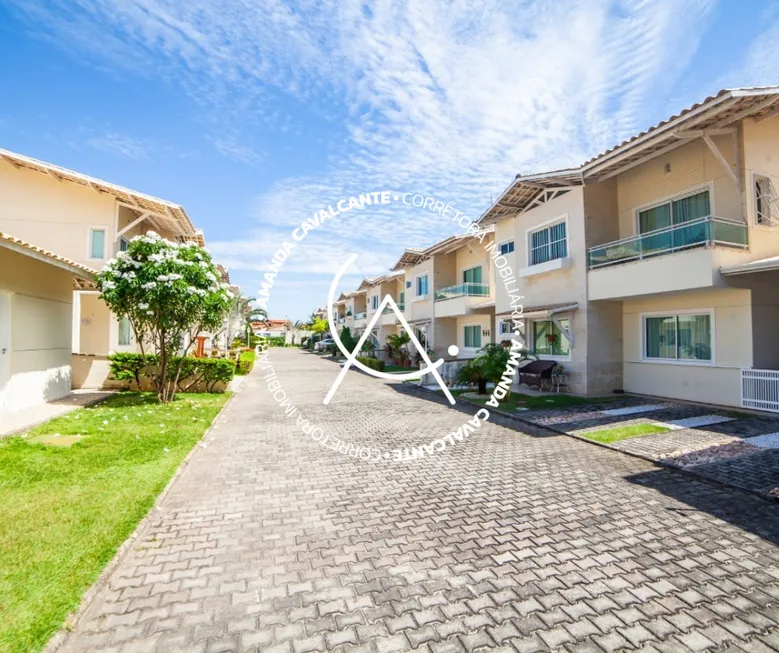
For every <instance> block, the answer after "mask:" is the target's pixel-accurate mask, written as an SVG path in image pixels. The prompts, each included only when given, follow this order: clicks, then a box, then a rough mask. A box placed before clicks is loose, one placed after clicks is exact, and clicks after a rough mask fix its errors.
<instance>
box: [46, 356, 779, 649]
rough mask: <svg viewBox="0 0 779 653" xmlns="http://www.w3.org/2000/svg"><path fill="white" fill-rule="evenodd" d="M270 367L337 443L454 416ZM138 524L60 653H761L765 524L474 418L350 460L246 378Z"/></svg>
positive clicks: (625, 461) (390, 435)
mask: <svg viewBox="0 0 779 653" xmlns="http://www.w3.org/2000/svg"><path fill="white" fill-rule="evenodd" d="M273 356H274V359H275V360H276V370H277V372H278V376H279V379H280V380H281V382H282V383H283V384H284V387H285V389H286V390H287V391H288V392H289V395H290V398H291V399H292V401H293V402H294V403H295V404H296V405H297V406H298V407H299V408H300V409H301V410H302V411H303V412H304V414H305V416H306V418H307V419H310V420H312V421H313V422H315V423H316V424H318V425H319V426H320V427H321V428H322V429H323V431H324V432H326V433H330V434H332V435H333V436H337V437H340V438H344V439H347V440H349V441H351V442H355V443H362V444H364V443H368V442H371V443H374V444H377V443H380V444H381V446H382V447H383V448H385V449H386V448H395V447H397V446H408V445H410V444H421V443H423V442H428V441H430V440H431V439H432V438H435V437H438V436H441V435H444V434H446V433H448V432H450V431H451V430H453V429H454V428H456V427H457V426H459V425H460V424H462V423H463V421H464V420H465V419H466V418H467V417H468V415H467V414H466V413H464V412H461V411H459V410H457V409H452V408H449V407H447V406H445V405H443V404H438V403H434V402H430V401H425V400H423V399H420V398H418V397H415V396H413V394H408V393H404V392H400V391H398V390H397V389H394V388H393V387H392V386H391V385H389V384H385V383H383V382H381V381H378V380H376V379H372V378H369V377H366V376H363V375H361V374H359V373H357V372H350V373H349V374H347V377H346V380H345V381H344V383H343V384H342V386H341V388H340V389H339V391H338V393H337V394H336V396H335V398H334V400H333V403H332V404H331V405H330V406H329V407H325V406H323V405H322V403H321V402H322V398H323V397H324V395H325V393H326V392H327V390H328V388H329V386H330V384H331V383H332V381H333V379H334V378H335V376H336V374H337V371H338V368H337V366H335V365H334V364H333V363H330V362H327V361H324V360H321V359H319V358H317V357H315V356H313V355H311V354H306V353H303V352H299V351H295V350H293V351H290V350H284V349H280V350H278V351H274V352H273ZM468 410H469V411H471V412H472V411H473V407H469V408H468ZM160 508H161V509H160V510H158V511H155V512H154V513H153V515H152V516H151V517H150V519H149V520H148V521H147V523H146V525H145V526H144V528H143V530H142V531H141V533H140V535H139V537H138V539H137V540H136V541H135V542H134V543H133V545H132V547H130V549H129V550H128V552H127V554H126V555H125V556H124V557H123V558H122V559H121V561H120V563H119V564H118V565H117V566H116V568H115V569H114V570H113V572H112V573H111V574H110V576H109V577H108V581H107V584H106V585H105V586H103V587H101V588H100V589H99V591H98V592H97V595H96V598H95V600H94V601H93V602H92V603H91V604H90V605H89V607H88V608H87V610H86V611H85V612H84V613H83V614H82V615H81V616H80V618H79V620H78V622H77V624H76V626H75V629H74V632H73V633H72V634H71V635H70V636H69V637H68V638H67V640H66V641H65V644H64V647H63V649H61V650H64V651H68V652H73V651H121V652H130V651H234V650H235V651H238V650H244V651H262V652H263V653H270V652H272V651H284V652H286V653H293V652H294V653H304V652H306V651H372V652H374V653H390V652H392V651H410V650H419V651H429V652H439V651H440V652H443V651H452V652H454V651H475V650H480V649H489V650H500V651H548V650H569V651H607V652H608V651H615V650H629V649H633V648H636V649H640V650H645V651H655V650H659V651H687V650H690V651H699V650H703V649H707V648H709V649H713V648H715V647H719V648H721V649H723V650H724V649H728V650H743V651H750V652H753V653H755V652H758V653H759V652H760V651H771V650H779V634H777V629H776V626H777V624H778V623H779V549H777V546H776V543H777V542H779V506H776V505H771V504H769V503H767V502H765V501H762V500H760V499H757V498H755V497H752V496H748V495H745V494H740V493H738V492H735V491H729V490H726V489H723V488H719V487H717V486H714V485H708V484H706V483H703V482H698V481H696V480H694V479H691V478H689V477H687V476H685V475H683V474H680V473H677V472H673V471H668V470H664V469H659V468H656V467H654V466H652V465H651V464H650V463H648V462H645V461H643V460H640V459H637V458H631V457H628V456H625V455H623V454H620V453H617V452H612V451H609V450H605V449H603V448H599V447H596V446H593V445H590V444H587V443H585V442H581V441H578V440H576V439H573V438H569V437H566V436H544V435H542V434H541V433H536V434H535V435H531V434H522V433H518V432H516V431H515V430H511V429H509V428H504V427H503V426H500V425H499V424H497V423H493V422H492V421H491V422H490V423H488V424H487V425H485V426H484V427H482V428H481V429H480V430H479V431H478V432H477V433H475V434H474V435H473V436H471V439H470V440H468V441H465V442H463V443H460V444H458V445H457V446H456V447H454V448H452V449H449V450H447V451H445V452H443V453H438V454H435V455H434V456H433V457H429V458H425V459H423V460H420V461H416V462H410V463H386V464H385V463H382V464H378V465H377V464H369V463H366V462H363V461H360V460H357V459H354V458H351V457H348V456H343V455H341V454H338V453H335V452H332V451H329V450H325V449H323V448H322V447H321V446H319V445H317V444H316V443H315V442H313V441H312V440H311V438H310V437H308V436H306V435H304V434H302V433H301V432H300V431H299V430H297V428H296V426H295V420H294V419H288V418H287V417H285V416H284V414H283V413H282V412H281V411H280V410H279V409H278V408H277V407H276V405H275V404H274V403H273V401H272V399H271V398H270V395H269V393H268V391H267V390H266V388H265V384H264V382H263V380H262V378H261V376H260V375H259V374H258V373H255V374H254V375H252V377H250V378H249V381H248V384H247V386H246V388H245V389H244V391H243V392H242V393H241V394H239V395H238V396H237V397H236V398H235V399H234V400H233V402H232V403H231V404H230V405H229V407H228V408H227V410H226V411H225V413H224V414H223V415H222V417H221V418H220V420H219V423H218V425H217V427H216V429H215V430H214V431H213V432H212V435H211V438H210V440H209V442H208V443H207V446H206V447H201V448H200V449H198V451H197V452H196V453H195V455H194V456H193V457H192V459H191V462H190V464H189V466H188V467H187V469H186V470H185V471H184V472H183V474H182V476H181V477H180V478H179V479H178V480H177V481H176V483H175V484H174V486H173V488H172V490H171V492H170V493H169V494H168V495H167V496H166V497H165V499H164V500H163V501H162V503H161V506H160Z"/></svg>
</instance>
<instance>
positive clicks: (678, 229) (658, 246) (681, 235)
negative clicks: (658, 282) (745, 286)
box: [587, 216, 748, 270]
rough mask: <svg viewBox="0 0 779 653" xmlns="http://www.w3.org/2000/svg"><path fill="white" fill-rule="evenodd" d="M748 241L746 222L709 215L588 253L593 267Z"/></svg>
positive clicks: (737, 245)
mask: <svg viewBox="0 0 779 653" xmlns="http://www.w3.org/2000/svg"><path fill="white" fill-rule="evenodd" d="M747 243H748V237H747V225H746V223H745V222H737V221H735V220H727V219H725V218H715V217H713V216H707V217H705V218H698V219H697V220H690V221H689V222H683V223H681V224H675V225H673V226H671V227H663V228H662V229H657V230H655V231H649V232H647V233H645V234H641V235H639V236H633V237H631V238H623V239H622V240H615V241H614V242H611V243H606V244H605V245H598V246H597V247H591V248H590V249H589V251H588V252H587V262H588V265H589V268H590V270H592V269H594V268H602V267H606V266H608V265H618V264H620V263H627V262H628V261H638V260H641V259H645V258H650V257H652V256H662V255H663V254H670V253H671V252H678V251H680V250H684V249H691V248H693V247H705V246H707V245H724V246H726V247H746V246H747Z"/></svg>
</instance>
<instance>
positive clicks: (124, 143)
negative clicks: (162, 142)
mask: <svg viewBox="0 0 779 653" xmlns="http://www.w3.org/2000/svg"><path fill="white" fill-rule="evenodd" d="M84 142H85V143H86V145H88V146H89V147H91V148H93V149H95V150H100V151H102V152H107V153H109V154H115V155H116V156H121V157H124V158H126V159H136V160H141V159H144V160H147V161H148V160H149V155H150V153H151V151H152V149H153V145H152V143H151V142H150V141H148V140H146V139H140V138H133V137H132V136H127V135H125V134H119V133H117V132H113V131H108V132H105V133H102V134H100V135H97V136H91V137H89V138H87V139H86V141H84Z"/></svg>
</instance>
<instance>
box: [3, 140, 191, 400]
mask: <svg viewBox="0 0 779 653" xmlns="http://www.w3.org/2000/svg"><path fill="white" fill-rule="evenodd" d="M0 195H2V197H3V202H2V204H0V231H2V232H6V233H9V234H11V235H13V236H15V237H17V238H20V239H23V240H25V241H29V242H31V243H33V244H34V245H36V246H38V247H41V248H43V249H46V250H50V251H52V252H54V253H56V254H57V255H59V256H62V257H65V258H67V259H69V260H72V261H74V262H76V263H78V264H81V265H84V266H86V267H88V268H92V269H97V270H99V269H100V268H102V267H103V265H104V264H105V262H106V261H107V260H108V259H110V258H111V257H113V256H114V255H116V254H117V253H118V252H120V251H122V250H123V249H125V248H126V247H127V245H128V243H129V239H130V238H132V237H133V236H135V235H138V234H142V233H145V232H147V231H149V230H153V231H156V232H157V233H159V234H160V235H161V236H163V237H165V238H168V239H170V240H176V241H179V242H183V241H189V240H193V241H195V242H198V243H200V244H203V242H204V241H203V235H202V233H201V232H200V231H198V230H196V229H195V227H194V226H193V225H192V222H191V220H190V218H189V216H188V215H187V212H186V211H185V210H184V207H182V206H180V205H178V204H174V203H172V202H168V201H167V200H163V199H159V198H157V197H152V196H150V195H145V194H143V193H139V192H137V191H134V190H130V189H128V188H123V187H121V186H117V185H115V184H112V183H109V182H106V181H103V180H100V179H95V178H93V177H88V176H86V175H83V174H80V173H78V172H74V171H72V170H67V169H65V168H61V167H59V166H56V165H53V164H50V163H45V162H43V161H38V160H36V159H32V158H30V157H27V156H23V155H20V154H16V153H14V152H9V151H8V150H2V149H0ZM71 338H72V345H71V346H72V352H73V354H74V358H73V379H72V382H73V386H74V387H82V386H83V387H96V386H99V385H101V384H102V382H103V381H104V380H105V378H106V376H107V373H108V364H107V361H106V356H107V355H108V353H109V352H112V351H135V350H136V343H135V342H134V340H133V334H132V329H131V328H130V324H129V321H127V320H117V319H116V317H115V316H113V315H112V314H111V313H110V311H109V310H108V308H107V306H106V305H105V304H104V303H103V302H101V301H100V299H99V298H98V293H97V291H96V290H95V288H94V285H93V284H91V283H90V282H78V283H77V285H76V286H75V295H74V297H73V322H72V335H71Z"/></svg>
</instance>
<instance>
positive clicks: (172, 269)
mask: <svg viewBox="0 0 779 653" xmlns="http://www.w3.org/2000/svg"><path fill="white" fill-rule="evenodd" d="M97 287H98V289H99V290H100V297H101V299H102V300H103V301H104V302H105V303H106V304H107V305H108V308H110V309H111V311H112V312H113V313H114V314H115V315H116V316H117V317H120V318H124V317H126V318H128V319H129V320H130V324H131V325H132V329H133V332H134V333H135V340H136V342H137V343H138V344H139V346H140V348H141V352H142V353H144V354H145V353H146V348H151V349H153V351H154V353H155V354H156V355H157V356H158V358H159V360H158V364H157V366H156V368H154V369H153V370H151V374H152V384H153V385H154V389H155V391H156V392H157V397H158V399H159V401H160V402H162V403H167V402H168V401H170V400H172V399H173V396H174V394H175V388H176V385H177V383H178V380H179V376H180V374H181V368H182V366H183V365H184V356H186V355H187V353H188V352H189V349H190V348H191V347H192V345H193V344H194V343H195V342H196V338H197V336H198V334H200V333H201V332H202V331H216V330H217V329H218V328H219V327H220V326H221V325H222V320H223V319H224V316H225V314H226V313H227V312H228V311H229V310H230V302H231V300H232V295H231V293H230V290H229V285H228V284H226V283H220V282H219V271H218V270H217V268H216V265H214V262H213V261H212V260H211V255H210V254H209V253H208V251H207V250H206V249H204V248H202V247H200V246H198V245H197V244H196V243H183V244H179V243H173V242H170V241H169V240H165V239H163V238H161V237H160V236H158V235H157V234H155V233H154V232H152V231H150V232H148V233H147V234H146V235H145V236H136V237H135V238H133V239H132V240H131V241H130V245H129V247H128V249H127V251H124V252H120V253H119V254H118V255H117V257H116V258H115V259H111V260H109V261H108V262H107V263H106V265H105V267H103V269H102V270H101V271H100V272H99V273H98V274H97ZM185 342H186V346H185ZM177 357H178V358H177Z"/></svg>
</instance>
